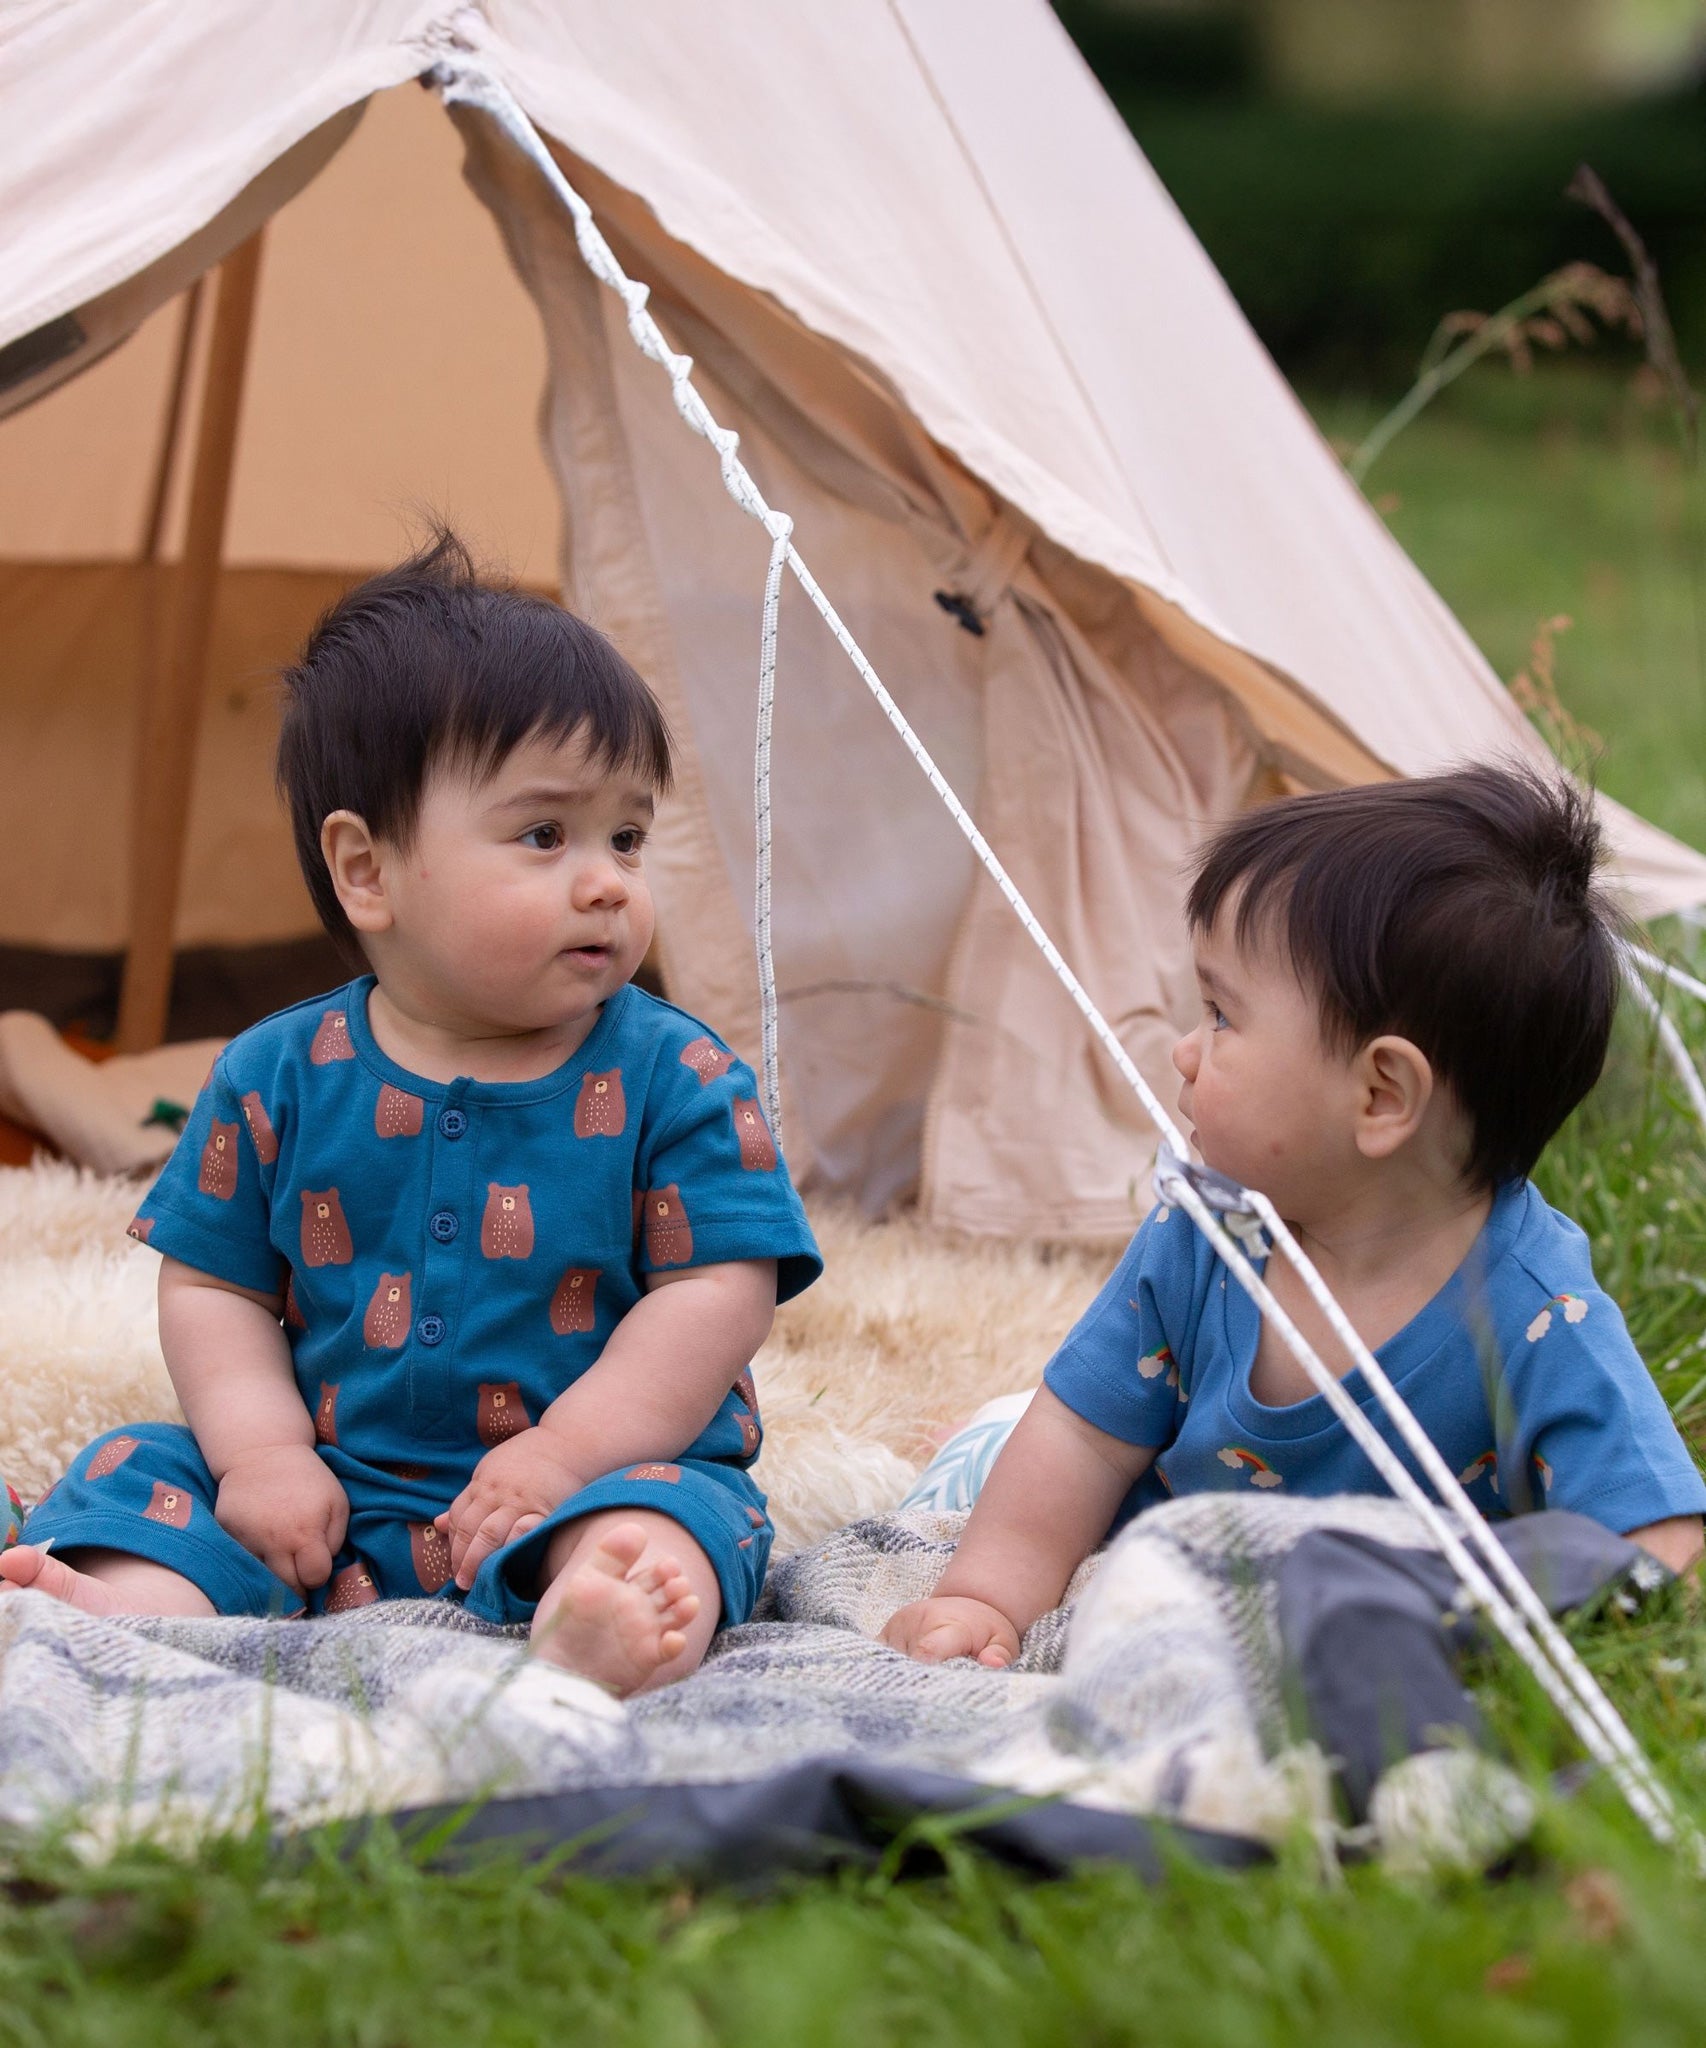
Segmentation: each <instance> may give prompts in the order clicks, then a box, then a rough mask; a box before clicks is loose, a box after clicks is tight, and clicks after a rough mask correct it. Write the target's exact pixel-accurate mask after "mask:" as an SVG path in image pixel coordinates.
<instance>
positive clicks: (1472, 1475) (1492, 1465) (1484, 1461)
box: [1457, 1451, 1499, 1493]
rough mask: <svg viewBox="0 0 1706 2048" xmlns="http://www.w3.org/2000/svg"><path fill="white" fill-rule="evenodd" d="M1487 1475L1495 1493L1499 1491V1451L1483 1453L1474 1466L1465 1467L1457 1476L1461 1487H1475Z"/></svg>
mask: <svg viewBox="0 0 1706 2048" xmlns="http://www.w3.org/2000/svg"><path fill="white" fill-rule="evenodd" d="M1482 1473H1485V1474H1486V1475H1487V1482H1488V1484H1489V1485H1490V1486H1491V1487H1492V1489H1493V1491H1494V1492H1495V1493H1497V1492H1498V1490H1499V1454H1498V1452H1497V1451H1483V1452H1482V1453H1481V1455H1480V1457H1478V1458H1477V1459H1476V1460H1475V1462H1474V1464H1472V1465H1465V1466H1464V1468H1463V1470H1462V1471H1461V1472H1459V1473H1458V1475H1457V1483H1458V1485H1459V1486H1473V1485H1474V1484H1475V1482H1476V1480H1477V1479H1479V1478H1480V1477H1481V1475H1482Z"/></svg>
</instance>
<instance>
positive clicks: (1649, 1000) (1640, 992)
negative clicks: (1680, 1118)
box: [1623, 948, 1706, 1130]
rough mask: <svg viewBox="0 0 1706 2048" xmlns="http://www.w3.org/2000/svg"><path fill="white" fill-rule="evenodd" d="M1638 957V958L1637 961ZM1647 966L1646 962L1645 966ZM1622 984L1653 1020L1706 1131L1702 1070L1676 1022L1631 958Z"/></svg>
mask: <svg viewBox="0 0 1706 2048" xmlns="http://www.w3.org/2000/svg"><path fill="white" fill-rule="evenodd" d="M1630 951H1631V952H1634V949H1633V948H1631V949H1630ZM1639 957H1640V956H1639V955H1638V954H1637V955H1636V958H1639ZM1645 964H1646V963H1645V961H1644V960H1643V961H1642V965H1643V966H1644V965H1645ZM1658 965H1660V966H1661V967H1662V966H1663V965H1664V963H1663V961H1660V962H1658ZM1623 980H1624V984H1625V986H1626V987H1627V988H1628V990H1629V993H1630V994H1631V995H1632V996H1633V997H1634V998H1635V1001H1636V1002H1637V1004H1638V1005H1639V1006H1640V1007H1641V1009H1642V1010H1644V1011H1645V1012H1646V1014H1647V1016H1648V1018H1649V1019H1650V1020H1651V1022H1652V1026H1653V1029H1654V1030H1655V1031H1656V1032H1657V1033H1658V1039H1659V1043H1660V1045H1662V1046H1663V1047H1664V1049H1665V1053H1666V1055H1667V1057H1668V1058H1669V1060H1670V1063H1671V1065H1672V1066H1673V1067H1674V1068H1675V1070H1676V1077H1677V1079H1678V1080H1679V1081H1680V1082H1681V1083H1682V1088H1683V1093H1684V1094H1685V1095H1686V1096H1687V1097H1688V1100H1689V1104H1690V1106H1691V1107H1692V1108H1693V1111H1694V1114H1695V1116H1696V1117H1697V1118H1698V1120H1699V1123H1700V1127H1701V1129H1702V1130H1706V1083H1703V1082H1702V1081H1701V1079H1700V1069H1699V1068H1698V1067H1697V1066H1696V1065H1695V1064H1694V1056H1693V1054H1692V1053H1690V1051H1689V1050H1688V1046H1687V1044H1686V1043H1685V1041H1684V1039H1683V1036H1682V1033H1681V1032H1680V1031H1678V1029H1677V1028H1676V1024H1675V1022H1674V1020H1673V1019H1671V1018H1670V1017H1668V1016H1666V1014H1665V1009H1664V1005H1663V1004H1662V1003H1661V1002H1660V1001H1659V999H1658V997H1657V996H1655V995H1654V994H1653V992H1652V990H1651V989H1650V988H1648V986H1647V984H1646V983H1645V982H1644V981H1643V980H1642V979H1641V976H1640V972H1639V970H1638V969H1637V968H1636V967H1635V966H1634V965H1633V964H1632V962H1631V961H1630V959H1629V958H1628V957H1625V959H1624V961H1623Z"/></svg>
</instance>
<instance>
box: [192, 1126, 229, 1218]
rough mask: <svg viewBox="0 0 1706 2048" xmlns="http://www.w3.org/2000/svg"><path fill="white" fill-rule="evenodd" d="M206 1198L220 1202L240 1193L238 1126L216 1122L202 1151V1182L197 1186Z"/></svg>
mask: <svg viewBox="0 0 1706 2048" xmlns="http://www.w3.org/2000/svg"><path fill="white" fill-rule="evenodd" d="M196 1186H197V1187H198V1188H200V1190H201V1192H202V1193H203V1194H204V1195H212V1196H213V1197H214V1198H215V1200H217V1201H221V1202H228V1201H230V1199H231V1197H232V1196H233V1195H234V1194H235V1193H236V1192H237V1126H236V1125H235V1124H222V1123H221V1122H220V1121H219V1119H218V1117H215V1118H214V1119H213V1128H212V1130H210V1131H209V1132H208V1134H207V1143H206V1144H205V1145H203V1147H202V1148H201V1178H200V1179H199V1180H198V1181H197V1182H196Z"/></svg>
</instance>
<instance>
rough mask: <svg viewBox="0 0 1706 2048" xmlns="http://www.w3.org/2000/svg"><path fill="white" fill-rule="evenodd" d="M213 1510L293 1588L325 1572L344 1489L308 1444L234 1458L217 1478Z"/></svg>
mask: <svg viewBox="0 0 1706 2048" xmlns="http://www.w3.org/2000/svg"><path fill="white" fill-rule="evenodd" d="M213 1513H214V1518H215V1519H216V1520H217V1522H218V1523H219V1526H220V1527H221V1528H222V1529H223V1530H225V1531H226V1533H227V1534H228V1535H232V1536H235V1537H236V1539H237V1541H238V1542H239V1543H241V1544H242V1546H243V1548H244V1549H245V1550H250V1551H253V1552H254V1554H255V1556H256V1557H258V1558H259V1559H260V1561H261V1562H262V1564H264V1565H265V1566H266V1568H267V1570H268V1571H270V1572H271V1573H273V1575H274V1576H275V1577H277V1578H280V1579H282V1580H283V1581H284V1583H285V1584H286V1585H287V1586H288V1587H290V1589H291V1591H292V1592H295V1593H306V1592H307V1591H308V1589H309V1588H310V1587H311V1586H323V1585H324V1584H325V1583H326V1581H327V1580H328V1579H329V1578H330V1577H331V1576H332V1559H333V1558H334V1557H335V1556H336V1555H337V1551H338V1547H339V1545H340V1544H341V1543H342V1542H343V1540H344V1531H345V1530H346V1529H347V1528H348V1527H349V1496H348V1495H347V1494H346V1493H345V1492H344V1490H343V1488H342V1487H341V1486H340V1485H339V1484H338V1482H337V1479H336V1477H335V1476H334V1475H333V1474H332V1473H331V1472H330V1471H328V1469H327V1468H326V1466H325V1465H324V1464H323V1463H322V1462H321V1460H320V1459H319V1458H318V1457H317V1456H316V1455H315V1453H314V1451H313V1450H312V1448H311V1447H310V1446H309V1445H307V1444H279V1445H274V1446H273V1447H272V1448H270V1449H268V1450H263V1451H251V1452H250V1453H249V1454H248V1455H247V1456H246V1457H242V1458H239V1459H237V1461H236V1462H235V1463H234V1464H233V1465H231V1466H229V1467H228V1468H227V1470H226V1473H225V1477H224V1478H223V1479H222V1480H220V1482H219V1498H218V1500H217V1501H216V1503H215V1504H214V1509H213Z"/></svg>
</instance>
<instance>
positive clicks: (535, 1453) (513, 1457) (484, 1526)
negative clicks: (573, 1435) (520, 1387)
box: [438, 1424, 585, 1592]
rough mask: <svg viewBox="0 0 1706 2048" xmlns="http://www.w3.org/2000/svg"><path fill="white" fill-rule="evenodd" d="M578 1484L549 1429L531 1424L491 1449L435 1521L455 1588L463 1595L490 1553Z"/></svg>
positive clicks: (532, 1525) (561, 1443)
mask: <svg viewBox="0 0 1706 2048" xmlns="http://www.w3.org/2000/svg"><path fill="white" fill-rule="evenodd" d="M584 1484H585V1482H584V1480H583V1479H582V1477H581V1475H580V1473H579V1472H577V1471H576V1469H575V1466H574V1462H573V1460H572V1458H571V1457H570V1455H569V1446H568V1444H567V1442H566V1441H565V1440H564V1438H563V1437H561V1436H560V1435H558V1433H557V1432H556V1430H554V1429H541V1428H540V1427H539V1426H538V1425H537V1424H535V1425H534V1427H533V1428H532V1429H524V1430H522V1431H520V1432H519V1433H518V1434H517V1435H515V1436H512V1437H506V1438H505V1440H504V1441H503V1442H502V1443H501V1444H498V1445H496V1446H494V1448H493V1449H491V1450H489V1451H488V1452H487V1453H486V1455H485V1456H484V1457H483V1458H482V1459H481V1460H480V1462H479V1464H477V1465H476V1466H475V1467H474V1475H473V1477H472V1478H471V1479H470V1480H469V1481H468V1484H467V1485H466V1486H465V1487H463V1489H462V1491H461V1492H460V1493H459V1494H458V1495H457V1496H456V1498H455V1499H454V1500H453V1501H452V1502H451V1503H450V1507H449V1510H448V1511H447V1512H446V1513H445V1514H442V1515H440V1516H439V1518H438V1526H439V1528H440V1529H442V1530H443V1531H444V1533H445V1534H446V1535H447V1536H448V1537H449V1538H450V1569H451V1571H452V1572H453V1573H454V1574H455V1577H456V1583H457V1585H459V1586H460V1587H461V1588H462V1590H463V1592H467V1590H468V1588H469V1587H470V1586H471V1585H473V1583H474V1574H475V1573H476V1572H477V1571H478V1570H479V1569H480V1567H481V1565H483V1564H484V1563H485V1561H486V1559H487V1558H488V1557H490V1556H491V1554H492V1552H493V1551H494V1550H502V1548H503V1547H504V1545H505V1544H506V1543H513V1542H514V1541H515V1539H516V1537H518V1536H525V1535H526V1534H527V1532H528V1530H529V1529H536V1528H537V1527H538V1526H539V1524H540V1523H541V1522H542V1521H544V1519H545V1517H546V1516H547V1515H548V1514H549V1513H550V1512H551V1510H552V1509H553V1508H555V1507H558V1506H560V1505H561V1504H562V1503H563V1502H564V1501H566V1500H567V1499H568V1497H569V1495H570V1494H571V1493H576V1492H578V1491H579V1489H580V1488H581V1486H582V1485H584Z"/></svg>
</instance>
